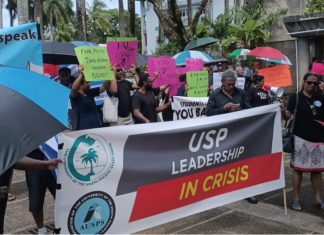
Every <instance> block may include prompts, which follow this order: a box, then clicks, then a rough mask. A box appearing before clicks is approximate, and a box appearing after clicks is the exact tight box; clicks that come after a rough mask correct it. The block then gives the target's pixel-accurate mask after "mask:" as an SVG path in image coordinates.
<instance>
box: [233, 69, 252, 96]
mask: <svg viewBox="0 0 324 235" xmlns="http://www.w3.org/2000/svg"><path fill="white" fill-rule="evenodd" d="M236 74H237V76H238V77H244V75H243V68H242V67H236ZM250 87H251V77H245V83H244V92H247V91H248V90H249V88H250Z"/></svg>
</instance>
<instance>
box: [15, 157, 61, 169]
mask: <svg viewBox="0 0 324 235" xmlns="http://www.w3.org/2000/svg"><path fill="white" fill-rule="evenodd" d="M59 163H63V161H62V159H51V160H49V161H40V160H35V159H32V158H30V157H23V158H22V159H21V160H20V161H19V162H17V163H16V165H15V166H14V168H15V169H17V170H23V171H33V170H54V169H56V168H57V166H58V164H59Z"/></svg>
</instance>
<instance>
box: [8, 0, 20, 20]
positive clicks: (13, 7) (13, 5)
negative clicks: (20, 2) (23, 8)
mask: <svg viewBox="0 0 324 235" xmlns="http://www.w3.org/2000/svg"><path fill="white" fill-rule="evenodd" d="M6 9H7V10H8V11H9V17H10V26H13V23H14V20H15V19H16V18H17V13H18V12H17V0H8V2H7V5H6Z"/></svg>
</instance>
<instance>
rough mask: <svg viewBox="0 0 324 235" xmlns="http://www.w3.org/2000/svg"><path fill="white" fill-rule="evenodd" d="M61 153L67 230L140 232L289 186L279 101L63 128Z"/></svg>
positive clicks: (62, 217)
mask: <svg viewBox="0 0 324 235" xmlns="http://www.w3.org/2000/svg"><path fill="white" fill-rule="evenodd" d="M59 157H60V158H61V159H62V160H63V162H64V163H63V164H60V165H59V168H58V179H57V183H58V189H57V192H56V201H55V212H56V213H55V226H56V228H58V229H61V233H62V234H105V233H110V234H129V233H134V232H138V231H141V230H144V229H147V228H150V227H153V226H157V225H160V224H163V223H167V222H170V221H173V220H176V219H179V218H182V217H185V216H189V215H192V214H195V213H199V212H202V211H205V210H209V209H211V208H215V207H219V206H222V205H225V204H228V203H231V202H235V201H238V200H242V199H244V198H247V197H251V196H255V195H259V194H262V193H265V192H268V191H272V190H276V189H279V188H283V187H284V186H285V183H284V182H285V181H284V167H283V160H282V142H281V117H280V108H279V105H268V106H263V107H260V108H254V109H249V110H244V111H239V112H235V113H230V114H224V115H219V116H214V117H205V118H199V119H189V120H185V121H177V122H168V123H167V125H166V123H152V124H140V125H132V126H118V127H108V128H99V129H92V130H85V131H76V132H71V133H65V134H62V135H61V136H60V138H59ZM269 169H271V170H269Z"/></svg>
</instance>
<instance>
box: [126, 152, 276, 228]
mask: <svg viewBox="0 0 324 235" xmlns="http://www.w3.org/2000/svg"><path fill="white" fill-rule="evenodd" d="M281 162H282V153H281V152H280V153H273V154H269V155H264V156H260V157H254V158H250V159H246V160H243V161H239V162H236V163H232V164H229V165H226V166H222V167H218V168H215V169H211V170H207V171H203V172H200V173H196V174H193V175H188V176H184V177H181V178H177V179H173V180H168V181H163V182H160V183H156V184H151V185H146V186H143V187H139V188H138V189H137V194H136V199H135V203H134V207H133V211H132V214H131V217H130V220H129V222H133V221H136V220H140V219H144V218H147V217H150V216H153V215H157V214H160V213H163V212H167V211H170V210H174V209H177V208H180V207H183V206H187V205H190V204H193V203H195V202H199V201H202V200H204V199H207V198H211V197H214V196H217V195H221V194H224V193H229V192H232V191H236V190H239V189H243V188H247V187H251V186H254V185H258V184H262V183H266V182H270V181H274V180H277V179H279V178H280V169H281Z"/></svg>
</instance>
